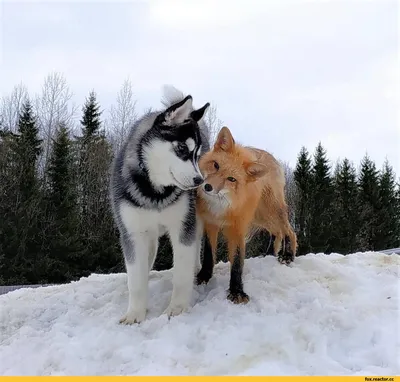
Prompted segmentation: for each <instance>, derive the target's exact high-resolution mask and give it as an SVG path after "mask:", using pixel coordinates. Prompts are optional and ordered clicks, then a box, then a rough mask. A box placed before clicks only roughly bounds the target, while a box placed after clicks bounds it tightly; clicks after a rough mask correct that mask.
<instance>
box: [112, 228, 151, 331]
mask: <svg viewBox="0 0 400 382" xmlns="http://www.w3.org/2000/svg"><path fill="white" fill-rule="evenodd" d="M127 236H129V237H125V238H124V240H123V250H124V255H125V266H126V273H127V276H128V290H129V305H128V310H127V312H126V314H125V316H123V317H122V318H121V319H120V321H119V322H120V323H123V324H134V323H140V322H141V321H143V320H144V319H145V317H146V309H147V294H148V280H149V255H150V253H149V251H150V249H151V248H152V246H153V241H154V237H153V236H154V235H151V234H150V233H148V232H143V233H135V234H131V235H127ZM127 240H129V242H127ZM127 244H128V245H127Z"/></svg>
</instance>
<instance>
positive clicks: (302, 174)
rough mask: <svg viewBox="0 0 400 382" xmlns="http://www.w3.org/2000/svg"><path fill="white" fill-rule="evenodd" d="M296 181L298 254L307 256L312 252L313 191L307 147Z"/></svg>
mask: <svg viewBox="0 0 400 382" xmlns="http://www.w3.org/2000/svg"><path fill="white" fill-rule="evenodd" d="M294 180H295V182H296V187H297V190H298V193H299V196H298V204H297V208H296V210H297V212H296V214H295V226H296V231H297V236H298V242H299V248H298V254H299V255H305V254H307V253H308V252H309V251H310V235H309V234H310V232H309V228H310V226H309V224H310V201H311V199H310V198H311V191H312V174H311V159H310V155H309V153H308V151H307V149H306V148H305V147H302V148H301V150H300V153H299V155H298V158H297V164H296V169H295V171H294Z"/></svg>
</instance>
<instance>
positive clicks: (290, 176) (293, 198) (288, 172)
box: [280, 161, 298, 227]
mask: <svg viewBox="0 0 400 382" xmlns="http://www.w3.org/2000/svg"><path fill="white" fill-rule="evenodd" d="M280 163H281V166H282V168H283V171H284V172H285V181H286V186H285V197H286V203H287V204H288V208H289V221H290V224H292V226H293V227H295V215H296V206H297V196H298V192H297V187H296V182H295V180H294V171H293V169H292V168H291V167H290V165H289V163H287V162H282V161H280Z"/></svg>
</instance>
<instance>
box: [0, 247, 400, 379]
mask: <svg viewBox="0 0 400 382" xmlns="http://www.w3.org/2000/svg"><path fill="white" fill-rule="evenodd" d="M399 260H400V256H399V255H383V254H378V253H363V254H361V253H360V254H354V255H349V256H341V255H330V256H325V255H312V254H310V255H308V256H304V257H299V258H297V259H296V261H295V263H294V264H293V265H291V266H289V267H288V266H283V265H280V264H279V263H278V262H277V260H276V259H275V258H273V257H270V256H268V257H266V258H256V259H249V260H246V262H245V271H244V286H245V290H246V291H247V293H248V294H249V295H250V297H251V301H250V302H249V303H248V304H247V305H244V306H238V305H233V304H232V303H230V302H228V301H227V300H226V289H227V286H228V282H229V267H228V264H224V263H219V264H218V265H217V266H216V272H215V275H214V277H213V279H212V280H211V281H210V283H209V284H208V285H207V286H201V287H197V286H196V287H195V291H194V294H193V308H192V309H191V311H190V312H188V313H185V314H183V315H181V316H177V317H174V318H172V319H171V320H170V321H168V319H167V317H166V316H165V315H162V314H161V313H162V312H163V310H164V309H165V308H166V307H167V305H168V302H169V298H170V295H171V288H172V284H171V272H170V271H164V272H152V273H151V275H150V300H149V313H148V318H147V320H146V321H145V322H143V323H142V324H140V325H134V326H123V325H120V324H118V319H119V318H120V316H121V315H122V314H123V313H124V312H125V309H126V304H127V286H126V275H125V274H117V275H108V276H105V275H92V276H91V277H88V278H84V279H81V280H80V281H78V282H75V283H71V284H68V285H62V286H56V287H44V288H38V289H22V290H17V291H14V292H10V293H8V294H6V295H4V296H0V309H1V320H0V325H1V327H0V374H1V375H10V374H11V375H14V374H20V375H65V374H66V375H88V374H89V375H101V374H106V375H127V374H128V375H138V374H139V375H149V374H151V375H171V374H172V375H181V374H184V375H243V374H245V375H315V374H318V375H321V374H322V375H324V374H325V375H326V374H328V375H395V374H397V375H398V373H399V371H400V367H399V359H400V357H399V358H398V356H399V354H400V353H399V350H400V339H399V322H400V321H399V320H400V319H399V265H400V261H399Z"/></svg>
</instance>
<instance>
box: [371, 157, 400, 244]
mask: <svg viewBox="0 0 400 382" xmlns="http://www.w3.org/2000/svg"><path fill="white" fill-rule="evenodd" d="M379 198H380V205H379V207H380V211H379V214H378V224H377V226H378V229H379V231H378V232H377V237H376V243H375V246H376V249H377V250H381V249H389V248H394V247H396V246H397V245H398V244H399V237H400V221H399V220H398V219H397V209H398V206H397V203H398V200H397V198H396V179H395V174H394V172H393V168H392V167H391V166H390V164H389V162H388V161H387V160H386V161H385V163H384V165H383V169H382V172H381V174H380V176H379Z"/></svg>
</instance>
